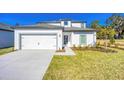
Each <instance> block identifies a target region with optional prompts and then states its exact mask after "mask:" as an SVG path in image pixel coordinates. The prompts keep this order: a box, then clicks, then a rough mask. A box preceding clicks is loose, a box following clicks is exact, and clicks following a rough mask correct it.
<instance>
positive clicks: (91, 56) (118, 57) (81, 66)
mask: <svg viewBox="0 0 124 93" xmlns="http://www.w3.org/2000/svg"><path fill="white" fill-rule="evenodd" d="M117 51H118V53H104V52H100V51H92V50H85V51H78V50H76V51H75V53H76V56H70V57H69V56H54V58H53V60H52V62H51V64H50V66H49V68H48V70H47V72H46V74H45V75H44V78H43V79H44V80H116V79H124V50H117Z"/></svg>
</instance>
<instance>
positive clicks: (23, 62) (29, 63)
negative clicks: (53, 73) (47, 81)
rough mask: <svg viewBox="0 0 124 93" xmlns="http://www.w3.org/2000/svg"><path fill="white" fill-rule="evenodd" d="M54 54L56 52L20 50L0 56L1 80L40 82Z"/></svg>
mask: <svg viewBox="0 0 124 93" xmlns="http://www.w3.org/2000/svg"><path fill="white" fill-rule="evenodd" d="M54 53H55V51H54V50H20V51H15V52H12V53H9V54H6V55H3V56H0V79H2V80H40V79H42V78H43V75H44V73H45V72H46V70H47V68H48V66H49V64H50V62H51V60H52V57H53V55H54Z"/></svg>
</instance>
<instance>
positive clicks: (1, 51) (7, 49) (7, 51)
mask: <svg viewBox="0 0 124 93" xmlns="http://www.w3.org/2000/svg"><path fill="white" fill-rule="evenodd" d="M12 51H13V48H12V47H11V48H4V49H0V55H3V54H6V53H9V52H12Z"/></svg>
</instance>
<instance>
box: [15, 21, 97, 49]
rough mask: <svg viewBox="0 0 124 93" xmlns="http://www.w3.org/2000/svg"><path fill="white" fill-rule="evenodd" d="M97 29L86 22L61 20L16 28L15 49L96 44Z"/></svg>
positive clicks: (58, 47) (56, 47)
mask: <svg viewBox="0 0 124 93" xmlns="http://www.w3.org/2000/svg"><path fill="white" fill-rule="evenodd" d="M95 44H96V30H95V29H92V28H87V27H86V22H81V21H71V20H67V19H66V20H59V21H49V22H39V23H37V24H35V25H26V26H17V27H16V28H15V50H19V49H54V50H60V49H62V48H63V47H66V46H67V47H73V46H79V45H81V46H88V45H90V46H94V45H95Z"/></svg>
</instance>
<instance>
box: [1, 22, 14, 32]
mask: <svg viewBox="0 0 124 93" xmlns="http://www.w3.org/2000/svg"><path fill="white" fill-rule="evenodd" d="M0 30H4V31H14V29H13V27H12V26H10V25H8V24H4V23H0Z"/></svg>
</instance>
